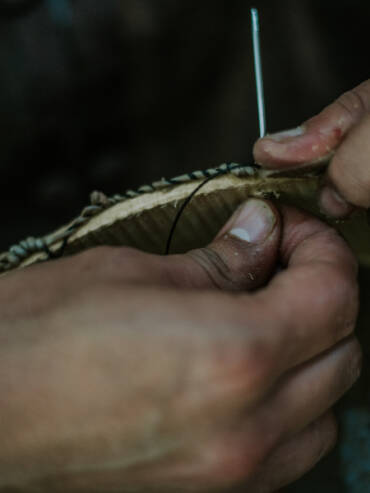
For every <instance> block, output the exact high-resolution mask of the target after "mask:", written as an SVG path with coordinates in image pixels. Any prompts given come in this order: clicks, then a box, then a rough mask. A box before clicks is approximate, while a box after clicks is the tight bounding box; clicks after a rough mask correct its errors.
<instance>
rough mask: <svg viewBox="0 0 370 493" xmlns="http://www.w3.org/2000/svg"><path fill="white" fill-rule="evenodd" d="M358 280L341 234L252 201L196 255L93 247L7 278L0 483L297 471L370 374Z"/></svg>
mask: <svg viewBox="0 0 370 493" xmlns="http://www.w3.org/2000/svg"><path fill="white" fill-rule="evenodd" d="M247 240H248V241H247ZM278 265H279V266H280V268H279V269H277V266H278ZM356 276H357V266H356V262H355V260H354V258H353V256H352V254H351V252H350V250H349V249H348V247H347V246H346V244H345V243H344V241H343V240H342V239H341V238H340V237H339V236H338V235H337V233H336V232H335V231H334V230H332V229H330V228H329V227H327V226H326V225H324V224H323V223H321V222H320V221H318V220H316V219H314V218H311V217H309V216H307V215H305V214H304V213H301V212H299V211H297V210H293V209H289V208H285V209H283V210H282V212H281V214H280V213H279V212H278V211H277V210H276V209H275V208H274V206H272V205H271V204H269V203H266V202H263V201H259V200H252V201H249V203H248V204H247V205H245V206H244V207H242V208H241V209H239V210H238V211H237V213H236V214H235V215H234V216H233V217H232V218H231V219H230V221H229V223H228V224H227V225H226V226H225V227H224V228H223V230H222V231H221V232H220V234H219V235H218V236H217V238H216V239H215V241H214V242H213V243H212V244H211V245H210V246H209V247H207V248H205V249H201V250H196V251H193V252H190V253H188V254H186V255H177V256H170V257H160V256H154V255H149V254H144V253H141V252H139V251H136V250H132V249H127V248H98V249H94V250H90V251H88V252H85V253H83V254H79V255H76V256H74V257H70V258H67V259H63V260H58V261H54V262H51V263H47V264H43V265H37V266H33V267H31V268H28V269H26V270H22V271H17V272H14V273H12V274H10V275H8V276H6V277H4V278H2V279H0V306H1V325H0V337H1V345H0V395H1V397H2V403H1V420H0V438H1V448H0V491H1V490H2V488H6V487H14V488H15V491H20V492H23V491H32V492H33V491H37V492H50V491H60V492H89V493H91V492H102V493H106V492H110V491H112V492H113V491H114V492H116V491H120V492H130V491H135V492H136V491H139V492H140V491H143V492H149V493H150V492H152V491H153V492H156V491H160V492H169V493H172V492H174V493H175V492H181V491H195V492H203V491H230V489H232V491H234V489H233V488H239V486H241V489H240V490H239V491H248V492H252V493H260V492H261V493H263V492H272V491H276V490H277V489H279V488H280V487H282V486H284V485H285V484H288V483H290V482H292V481H294V480H295V479H297V478H298V477H300V476H301V475H302V474H304V473H305V472H306V471H308V470H309V469H311V468H312V467H313V466H314V465H315V464H316V463H317V461H318V460H319V459H320V458H321V457H322V456H324V455H325V454H327V453H328V451H329V450H331V448H332V447H333V446H334V444H335V442H336V437H337V431H336V424H335V419H334V417H333V415H332V413H331V411H330V409H331V407H332V406H333V404H334V403H335V402H336V401H337V400H338V399H339V398H340V397H341V396H342V395H343V393H344V392H346V390H347V389H348V388H349V387H350V386H351V385H352V384H353V383H354V381H355V380H356V379H357V377H358V375H359V373H360V366H361V351H360V349H359V345H358V343H357V341H356V339H355V337H354V336H353V328H354V325H355V320H356V314H357V304H358V301H357V283H356ZM4 491H5V489H4ZM12 491H13V490H12Z"/></svg>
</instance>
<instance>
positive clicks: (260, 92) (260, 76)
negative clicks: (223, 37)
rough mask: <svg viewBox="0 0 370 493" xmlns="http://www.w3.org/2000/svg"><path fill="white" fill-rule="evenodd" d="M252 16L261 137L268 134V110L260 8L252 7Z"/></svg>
mask: <svg viewBox="0 0 370 493" xmlns="http://www.w3.org/2000/svg"><path fill="white" fill-rule="evenodd" d="M251 16H252V34H253V54H254V68H255V73H256V87H257V104H258V121H259V126H260V137H264V136H265V135H266V111H265V94H264V88H263V74H262V60H261V45H260V26H259V16H258V10H257V9H251Z"/></svg>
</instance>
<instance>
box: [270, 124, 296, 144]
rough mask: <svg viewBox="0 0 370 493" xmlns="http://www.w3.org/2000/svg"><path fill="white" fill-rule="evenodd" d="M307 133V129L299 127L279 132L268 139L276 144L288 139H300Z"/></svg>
mask: <svg viewBox="0 0 370 493" xmlns="http://www.w3.org/2000/svg"><path fill="white" fill-rule="evenodd" d="M304 133H305V128H304V127H303V126H299V127H296V128H291V129H289V130H284V131H283V132H277V133H275V134H268V135H266V138H268V139H270V140H274V141H275V142H284V141H285V140H287V139H292V138H295V137H300V136H301V135H303V134H304Z"/></svg>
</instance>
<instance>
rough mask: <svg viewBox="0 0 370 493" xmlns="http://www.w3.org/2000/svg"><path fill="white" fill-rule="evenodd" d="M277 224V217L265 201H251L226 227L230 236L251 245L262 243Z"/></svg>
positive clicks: (240, 209)
mask: <svg viewBox="0 0 370 493" xmlns="http://www.w3.org/2000/svg"><path fill="white" fill-rule="evenodd" d="M275 224H276V216H275V214H274V212H273V211H272V209H271V207H270V206H269V205H268V204H267V203H266V202H264V201H263V200H258V199H250V200H248V202H246V203H245V204H244V205H242V206H241V207H240V208H239V210H238V211H237V212H236V213H235V214H234V216H233V217H232V218H231V219H230V221H229V223H228V224H227V225H226V226H225V231H224V232H227V233H228V234H229V235H231V236H234V237H235V238H238V239H239V240H242V241H246V242H248V243H251V244H258V243H262V242H263V241H265V240H266V239H267V237H268V236H269V235H270V233H271V232H272V230H273V229H274V226H275Z"/></svg>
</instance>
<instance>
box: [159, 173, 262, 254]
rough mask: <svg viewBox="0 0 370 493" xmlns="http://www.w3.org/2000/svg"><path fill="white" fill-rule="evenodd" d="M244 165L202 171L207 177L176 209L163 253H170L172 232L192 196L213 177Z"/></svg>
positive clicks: (191, 174)
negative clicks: (212, 171)
mask: <svg viewBox="0 0 370 493" xmlns="http://www.w3.org/2000/svg"><path fill="white" fill-rule="evenodd" d="M244 167H245V165H243V164H238V165H235V166H232V165H229V166H227V167H226V168H225V169H219V170H218V171H217V173H215V174H212V175H209V173H208V172H207V171H206V172H203V173H204V174H205V175H207V174H208V177H207V178H206V179H205V180H204V181H203V182H202V183H201V184H200V185H198V186H197V187H196V188H195V190H193V192H191V194H190V195H189V197H187V198H186V199H185V200H184V202H183V204H182V206H181V207H180V210H179V211H178V213H177V214H176V217H175V220H174V222H173V224H172V226H171V230H170V233H169V235H168V240H167V245H166V250H165V255H169V253H170V249H171V243H172V240H173V237H174V234H175V230H176V227H177V225H178V223H179V221H180V219H181V216H182V215H183V213H184V211H185V209H186V207H187V206H188V205H189V204H190V202H191V201H192V200H193V198H194V197H195V195H196V194H197V193H198V192H199V190H201V189H202V188H203V187H204V186H205V185H207V183H209V182H210V181H212V180H214V179H215V178H218V177H219V176H222V175H227V174H229V173H230V171H231V170H235V169H238V168H244ZM253 167H256V168H257V167H258V166H257V165H255V166H253ZM189 176H190V177H192V178H193V179H196V176H195V175H194V173H190V174H189Z"/></svg>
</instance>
